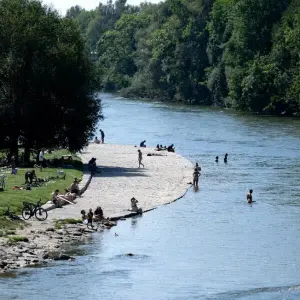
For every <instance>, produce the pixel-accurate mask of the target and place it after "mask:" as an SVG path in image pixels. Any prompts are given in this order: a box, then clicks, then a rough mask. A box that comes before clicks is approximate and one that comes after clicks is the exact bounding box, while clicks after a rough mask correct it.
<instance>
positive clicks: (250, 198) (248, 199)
mask: <svg viewBox="0 0 300 300" xmlns="http://www.w3.org/2000/svg"><path fill="white" fill-rule="evenodd" d="M252 193H253V190H249V193H248V194H247V202H248V203H249V204H250V203H252V202H253V200H252Z"/></svg>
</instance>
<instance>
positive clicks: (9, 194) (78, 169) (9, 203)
mask: <svg viewBox="0 0 300 300" xmlns="http://www.w3.org/2000/svg"><path fill="white" fill-rule="evenodd" d="M62 155H71V154H70V153H69V152H67V151H65V150H59V151H53V152H52V153H51V154H45V158H46V159H47V160H50V161H54V162H55V165H57V162H58V161H60V158H61V156H62ZM72 158H73V161H72V164H69V165H67V166H66V165H65V166H61V167H59V166H57V167H49V168H44V169H43V170H42V171H40V169H39V168H35V172H36V175H37V177H38V178H41V179H47V178H49V177H57V176H58V170H63V171H64V173H65V174H66V177H65V179H57V178H55V179H51V180H50V181H48V182H43V183H42V184H41V186H39V187H32V189H31V190H26V189H19V188H20V187H24V183H25V172H26V171H27V170H28V168H24V169H22V168H19V169H18V172H17V174H16V175H12V174H11V169H7V170H3V169H2V170H1V172H0V174H5V175H6V187H5V190H4V191H0V230H1V229H2V230H7V229H13V228H16V227H17V226H19V225H20V224H22V223H19V222H16V221H11V220H8V219H7V218H5V217H4V212H5V211H6V210H7V208H8V207H9V208H10V211H13V212H14V213H16V214H20V213H21V211H22V207H23V201H27V202H33V203H36V202H37V201H38V200H40V199H41V200H42V203H46V202H47V201H49V200H50V199H51V193H52V192H53V191H54V190H56V189H59V190H60V191H61V192H64V189H65V188H68V187H69V186H70V185H71V183H72V182H73V180H74V178H75V177H77V178H82V162H81V160H80V158H79V157H77V156H76V155H72ZM60 177H62V176H60Z"/></svg>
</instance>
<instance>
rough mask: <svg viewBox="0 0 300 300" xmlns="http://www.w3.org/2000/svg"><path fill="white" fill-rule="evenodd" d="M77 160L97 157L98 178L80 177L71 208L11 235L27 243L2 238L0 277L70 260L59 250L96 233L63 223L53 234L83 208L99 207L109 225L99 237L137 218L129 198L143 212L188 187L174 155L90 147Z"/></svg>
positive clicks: (185, 167)
mask: <svg viewBox="0 0 300 300" xmlns="http://www.w3.org/2000/svg"><path fill="white" fill-rule="evenodd" d="M138 149H141V150H142V153H143V163H144V164H145V168H138V162H137V150H138ZM148 154H150V155H151V156H147V155H148ZM80 157H81V159H82V161H83V163H84V164H87V163H88V161H89V160H90V159H91V158H92V157H96V158H97V165H98V166H99V167H100V173H96V174H94V175H93V176H90V174H89V172H84V175H83V178H82V182H81V188H84V187H85V191H84V194H83V195H82V197H81V198H77V199H76V200H75V201H76V204H75V205H66V206H64V207H62V208H57V209H53V210H49V211H48V219H47V220H46V221H44V222H39V221H37V220H35V219H33V220H31V221H29V222H27V223H29V226H28V227H25V228H24V229H22V230H21V229H19V230H16V232H15V235H16V236H24V237H26V238H27V241H26V242H24V241H21V242H15V243H10V242H8V239H7V238H0V274H1V273H3V272H9V271H10V272H11V271H14V270H16V269H18V268H22V267H29V266H34V265H43V264H45V263H47V262H49V260H72V259H73V258H72V257H69V256H67V255H65V254H64V251H63V249H62V248H63V246H65V245H68V244H72V243H73V242H84V241H85V240H87V239H89V238H91V236H92V234H93V233H94V232H95V231H94V230H90V229H88V228H87V226H86V225H84V224H63V225H61V226H60V228H59V229H57V228H56V226H55V223H56V221H57V220H63V219H79V218H80V211H81V209H85V210H86V211H88V209H89V208H92V209H93V210H95V209H96V207H97V206H101V207H102V209H103V211H104V217H105V218H109V221H107V220H105V221H102V222H101V223H100V226H99V228H98V230H97V231H100V232H101V231H104V230H106V229H110V228H111V227H113V226H116V225H117V221H118V220H120V219H124V218H129V217H133V216H135V215H137V213H135V212H132V211H129V208H130V199H131V197H135V198H137V199H138V200H139V203H138V206H139V207H141V208H142V209H143V212H144V213H145V212H149V211H151V210H153V209H156V208H157V207H159V206H162V205H167V204H170V203H172V202H174V201H177V200H179V199H181V198H182V197H184V195H185V194H186V193H187V191H188V190H189V188H190V187H191V185H190V184H188V182H189V181H191V180H190V179H191V176H192V170H193V164H192V163H191V162H190V161H189V160H187V159H186V158H184V157H182V156H181V155H179V154H177V153H170V152H167V151H154V149H153V148H139V147H134V146H130V145H116V144H90V145H89V146H88V147H87V148H86V149H85V150H84V151H83V152H82V153H81V154H80ZM50 206H51V205H50ZM46 207H47V206H46ZM45 245H46V246H45Z"/></svg>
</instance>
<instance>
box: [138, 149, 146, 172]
mask: <svg viewBox="0 0 300 300" xmlns="http://www.w3.org/2000/svg"><path fill="white" fill-rule="evenodd" d="M138 155H139V156H138V161H139V168H140V167H141V165H142V166H143V168H144V167H145V166H144V164H143V163H142V160H143V153H142V151H141V150H140V149H139V150H138Z"/></svg>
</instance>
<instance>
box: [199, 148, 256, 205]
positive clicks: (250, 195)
mask: <svg viewBox="0 0 300 300" xmlns="http://www.w3.org/2000/svg"><path fill="white" fill-rule="evenodd" d="M227 159H228V153H226V154H225V156H224V163H227ZM215 161H216V162H219V156H216V160H215ZM200 171H201V167H200V166H199V164H198V163H196V165H195V167H194V173H193V185H194V186H195V187H198V182H199V176H200ZM252 193H253V190H252V189H250V190H249V192H248V193H247V195H246V199H247V202H248V203H249V204H251V203H253V202H255V201H253V200H252Z"/></svg>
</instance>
